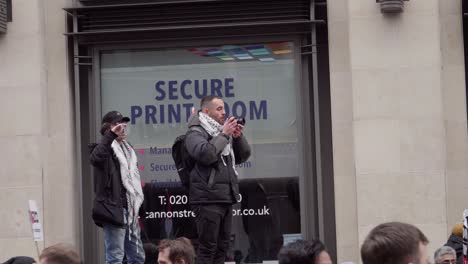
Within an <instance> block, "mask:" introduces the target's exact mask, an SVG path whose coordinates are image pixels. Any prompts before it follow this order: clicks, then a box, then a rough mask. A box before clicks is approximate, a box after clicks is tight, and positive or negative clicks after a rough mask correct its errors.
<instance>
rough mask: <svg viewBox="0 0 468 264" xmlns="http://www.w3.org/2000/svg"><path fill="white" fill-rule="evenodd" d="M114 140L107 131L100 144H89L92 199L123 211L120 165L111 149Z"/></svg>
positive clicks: (124, 196) (123, 198)
mask: <svg viewBox="0 0 468 264" xmlns="http://www.w3.org/2000/svg"><path fill="white" fill-rule="evenodd" d="M116 138H117V135H116V134H115V133H113V132H111V131H107V132H105V133H104V136H103V137H102V138H101V142H99V143H98V144H95V143H94V144H89V149H90V152H91V155H90V162H91V165H93V166H92V167H93V174H94V193H95V197H94V199H97V200H107V201H110V202H112V203H113V204H115V205H116V206H118V207H122V210H123V203H124V202H126V193H125V188H124V187H123V185H122V178H121V176H120V163H119V160H118V159H117V157H116V156H115V154H114V151H113V150H112V147H111V144H112V142H113V141H114V140H115V139H116ZM123 200H124V201H123ZM95 223H96V225H98V226H102V225H103V224H107V223H100V222H96V221H95Z"/></svg>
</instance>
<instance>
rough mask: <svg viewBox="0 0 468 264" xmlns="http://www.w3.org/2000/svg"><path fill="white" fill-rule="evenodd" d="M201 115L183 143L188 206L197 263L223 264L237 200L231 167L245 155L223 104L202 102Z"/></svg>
mask: <svg viewBox="0 0 468 264" xmlns="http://www.w3.org/2000/svg"><path fill="white" fill-rule="evenodd" d="M200 109H201V110H200V111H199V112H198V113H195V114H194V115H192V117H191V118H190V120H189V124H188V126H189V131H188V132H187V136H186V138H185V144H186V147H187V151H188V153H189V154H190V156H192V157H193V158H194V159H195V160H196V163H195V166H194V168H193V170H192V171H191V173H190V190H189V193H190V196H189V197H190V204H191V205H192V210H193V212H194V213H195V215H196V218H195V223H196V227H197V231H198V242H199V245H198V252H197V260H196V263H197V264H223V263H224V260H225V257H226V252H227V251H228V249H229V241H230V235H231V225H232V205H233V204H234V203H236V202H238V201H240V200H241V195H240V194H239V186H238V182H237V171H236V168H235V165H236V164H240V163H243V162H245V161H246V160H247V159H248V158H249V156H250V146H249V144H248V142H247V140H246V139H245V137H244V136H243V135H242V131H243V129H244V126H243V125H242V124H238V122H237V120H236V119H235V118H234V117H230V118H228V119H227V120H226V112H225V110H224V102H223V100H222V99H221V98H220V97H217V96H206V97H204V98H202V100H201V104H200Z"/></svg>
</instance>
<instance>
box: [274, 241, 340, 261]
mask: <svg viewBox="0 0 468 264" xmlns="http://www.w3.org/2000/svg"><path fill="white" fill-rule="evenodd" d="M278 261H279V264H331V263H332V261H331V258H330V255H329V254H328V252H327V251H326V249H325V246H324V245H323V243H322V242H320V240H313V241H307V240H302V239H300V240H296V241H294V242H291V243H289V244H287V245H285V246H283V247H282V248H281V250H280V251H279V253H278Z"/></svg>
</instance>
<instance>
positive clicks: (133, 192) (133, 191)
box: [111, 140, 144, 248]
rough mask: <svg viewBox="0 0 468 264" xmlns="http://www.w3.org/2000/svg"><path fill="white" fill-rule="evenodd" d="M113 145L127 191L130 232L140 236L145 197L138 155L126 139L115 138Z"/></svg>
mask: <svg viewBox="0 0 468 264" xmlns="http://www.w3.org/2000/svg"><path fill="white" fill-rule="evenodd" d="M111 147H112V150H113V151H114V153H115V155H116V156H117V159H118V160H119V163H120V175H121V178H122V184H123V186H124V188H125V190H126V191H127V208H128V217H127V221H128V227H129V232H131V233H134V234H135V235H136V236H138V235H139V234H138V211H139V210H140V206H141V204H142V203H143V199H144V197H143V191H142V189H141V179H140V171H139V169H138V165H137V157H136V154H135V151H134V150H133V148H132V147H131V146H130V144H128V142H127V141H125V140H122V141H121V142H120V143H119V142H118V141H117V140H114V142H112V145H111ZM128 237H129V239H130V240H131V237H132V236H130V235H129V236H128ZM137 242H138V241H137ZM137 248H138V247H137Z"/></svg>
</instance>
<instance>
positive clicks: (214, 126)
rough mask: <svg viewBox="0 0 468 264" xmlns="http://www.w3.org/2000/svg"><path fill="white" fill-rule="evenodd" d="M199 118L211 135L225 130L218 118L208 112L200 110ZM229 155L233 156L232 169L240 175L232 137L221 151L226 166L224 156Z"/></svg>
mask: <svg viewBox="0 0 468 264" xmlns="http://www.w3.org/2000/svg"><path fill="white" fill-rule="evenodd" d="M198 118H199V119H200V124H201V126H202V127H203V128H204V129H205V131H206V132H207V133H208V134H210V136H212V137H215V136H217V135H218V134H219V133H221V132H222V131H223V128H224V126H223V125H220V124H219V123H218V122H216V120H214V119H213V118H211V117H210V116H208V115H207V114H205V113H203V112H199V114H198ZM229 155H231V158H232V169H233V170H234V173H236V175H238V174H237V170H236V158H235V156H234V150H233V148H232V137H229V143H228V144H227V145H226V147H224V149H223V151H222V152H221V160H222V161H223V164H224V166H227V165H226V161H225V160H224V156H229Z"/></svg>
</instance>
